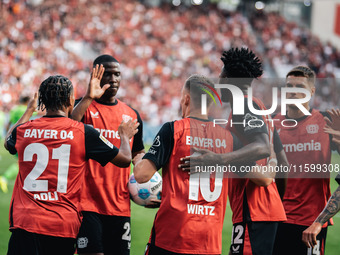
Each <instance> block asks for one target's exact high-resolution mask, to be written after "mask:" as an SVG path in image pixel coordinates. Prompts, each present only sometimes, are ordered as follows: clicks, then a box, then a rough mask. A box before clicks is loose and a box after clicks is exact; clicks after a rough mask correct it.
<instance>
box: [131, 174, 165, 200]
mask: <svg viewBox="0 0 340 255" xmlns="http://www.w3.org/2000/svg"><path fill="white" fill-rule="evenodd" d="M128 188H129V192H130V198H131V200H132V201H133V202H135V203H136V204H138V205H143V206H144V205H148V204H150V200H151V199H161V192H162V176H161V175H160V174H159V173H158V172H156V173H155V174H154V175H153V176H152V178H151V179H150V180H149V181H148V182H145V183H138V182H137V181H136V179H135V176H134V175H133V174H132V175H131V176H130V179H129V183H128Z"/></svg>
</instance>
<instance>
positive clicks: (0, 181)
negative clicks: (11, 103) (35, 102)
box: [0, 95, 36, 193]
mask: <svg viewBox="0 0 340 255" xmlns="http://www.w3.org/2000/svg"><path fill="white" fill-rule="evenodd" d="M29 100H30V97H29V96H26V95H22V96H21V97H20V98H19V104H18V105H16V106H15V107H13V109H11V111H10V112H9V120H8V123H7V125H6V132H8V130H9V129H10V127H11V126H13V125H14V124H16V123H17V122H18V120H19V119H20V118H21V116H22V115H23V114H24V112H25V111H26V108H27V104H28V102H29ZM34 114H36V113H35V112H34V113H33V115H34ZM16 158H17V154H16ZM18 172H19V166H18V163H17V162H15V163H13V164H11V165H10V166H9V167H8V168H7V169H6V171H5V172H4V173H3V175H2V176H0V190H2V192H4V193H7V192H8V185H7V184H8V180H12V179H15V177H16V176H17V174H18Z"/></svg>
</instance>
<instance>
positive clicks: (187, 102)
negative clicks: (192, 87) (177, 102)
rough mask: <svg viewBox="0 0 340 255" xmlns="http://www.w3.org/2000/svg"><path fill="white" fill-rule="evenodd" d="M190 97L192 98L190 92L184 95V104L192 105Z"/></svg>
mask: <svg viewBox="0 0 340 255" xmlns="http://www.w3.org/2000/svg"><path fill="white" fill-rule="evenodd" d="M190 99H191V97H190V94H185V95H184V104H185V105H190Z"/></svg>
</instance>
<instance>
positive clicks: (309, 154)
mask: <svg viewBox="0 0 340 255" xmlns="http://www.w3.org/2000/svg"><path fill="white" fill-rule="evenodd" d="M286 87H288V88H302V89H305V90H308V91H309V92H310V93H311V95H314V93H315V73H314V71H312V70H311V69H310V68H309V67H307V66H296V67H294V68H293V69H292V70H291V71H289V72H288V74H287V76H286ZM304 97H305V94H304V93H293V92H292V93H287V98H288V99H301V98H304ZM302 105H303V107H305V108H306V109H307V110H308V111H309V112H310V113H311V115H305V114H304V113H303V112H302V111H301V110H300V109H299V108H298V107H297V106H296V105H293V104H289V105H288V107H287V114H286V115H285V116H283V115H281V114H278V115H277V116H275V118H274V119H276V120H280V121H282V120H285V119H294V120H295V121H296V122H297V125H296V126H294V127H289V126H291V125H285V126H281V125H280V127H278V126H277V129H278V131H279V135H280V138H281V141H282V144H283V146H284V149H285V151H286V154H287V158H288V161H289V163H290V164H291V165H292V166H293V167H295V168H296V169H297V171H291V172H290V173H289V178H288V183H287V188H286V193H285V195H284V198H283V205H284V208H285V211H286V215H287V221H285V222H283V223H280V225H279V227H278V232H277V237H276V242H275V254H278V255H280V254H288V253H291V252H292V251H294V252H295V253H296V254H306V255H307V254H310V253H311V251H310V250H308V249H307V247H306V246H305V245H304V244H303V242H302V241H301V237H302V232H303V231H304V230H305V229H306V228H307V227H308V226H310V225H311V224H312V223H313V221H314V219H315V218H316V217H317V216H318V214H319V213H320V212H321V211H322V209H323V208H324V207H325V205H326V203H327V200H328V199H329V197H330V195H331V192H330V186H329V173H325V174H324V175H323V176H319V178H310V177H311V176H310V173H308V171H309V169H310V168H312V167H317V165H321V166H327V167H328V166H329V164H330V163H331V149H336V147H337V146H336V145H335V144H333V143H332V141H331V137H330V135H329V134H327V133H325V132H324V131H323V129H324V127H325V125H326V121H325V120H324V117H325V116H326V113H324V112H320V111H318V110H316V109H312V108H310V106H309V102H306V103H303V104H302ZM280 121H275V122H274V123H275V125H276V124H277V123H279V122H280ZM314 177H315V176H314ZM328 224H329V223H328V222H325V223H324V224H323V226H322V230H321V233H320V234H319V235H318V237H317V245H316V246H315V247H314V249H313V253H315V254H324V249H325V240H326V233H327V226H328ZM309 249H310V248H309Z"/></svg>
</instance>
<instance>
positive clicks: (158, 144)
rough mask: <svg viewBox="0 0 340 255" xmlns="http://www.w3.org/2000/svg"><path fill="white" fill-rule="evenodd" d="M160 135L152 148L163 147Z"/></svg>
mask: <svg viewBox="0 0 340 255" xmlns="http://www.w3.org/2000/svg"><path fill="white" fill-rule="evenodd" d="M159 138H160V137H159V135H158V136H156V138H155V140H154V141H153V144H152V147H159V146H161V140H160V139H159Z"/></svg>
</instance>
